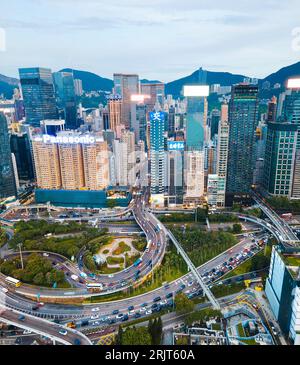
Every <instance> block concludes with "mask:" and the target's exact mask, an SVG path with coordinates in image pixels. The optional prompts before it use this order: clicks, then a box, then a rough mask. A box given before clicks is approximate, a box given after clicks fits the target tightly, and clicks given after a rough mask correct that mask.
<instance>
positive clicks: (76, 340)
mask: <svg viewBox="0 0 300 365" xmlns="http://www.w3.org/2000/svg"><path fill="white" fill-rule="evenodd" d="M73 343H74V345H75V346H79V345H81V341H80V340H79V338H75V340H74V342H73Z"/></svg>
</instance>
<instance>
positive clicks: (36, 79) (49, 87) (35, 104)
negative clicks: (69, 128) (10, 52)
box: [19, 67, 57, 127]
mask: <svg viewBox="0 0 300 365" xmlns="http://www.w3.org/2000/svg"><path fill="white" fill-rule="evenodd" d="M19 75H20V83H21V87H22V94H23V98H24V106H25V115H26V121H27V123H28V124H30V125H32V126H33V127H39V126H40V121H41V120H43V119H57V109H56V104H55V94H54V86H53V79H52V73H51V70H50V69H48V68H40V67H35V68H20V69H19Z"/></svg>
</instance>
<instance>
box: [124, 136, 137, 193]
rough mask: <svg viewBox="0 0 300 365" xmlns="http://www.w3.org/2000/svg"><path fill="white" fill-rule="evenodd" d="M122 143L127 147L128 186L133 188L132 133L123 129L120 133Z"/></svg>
mask: <svg viewBox="0 0 300 365" xmlns="http://www.w3.org/2000/svg"><path fill="white" fill-rule="evenodd" d="M120 141H121V142H122V143H125V144H126V145H127V166H128V167H127V171H128V176H127V179H128V185H130V186H133V185H134V182H135V180H136V176H135V175H136V171H135V167H136V154H135V136H134V132H131V131H129V130H126V129H123V130H122V132H121V139H120Z"/></svg>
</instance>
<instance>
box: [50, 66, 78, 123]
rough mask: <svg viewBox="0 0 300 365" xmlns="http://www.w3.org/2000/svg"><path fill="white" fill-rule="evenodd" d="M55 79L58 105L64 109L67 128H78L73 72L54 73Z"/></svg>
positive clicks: (63, 114) (63, 113)
mask: <svg viewBox="0 0 300 365" xmlns="http://www.w3.org/2000/svg"><path fill="white" fill-rule="evenodd" d="M53 80H54V86H55V96H56V101H57V105H58V107H59V109H61V110H62V115H61V117H62V118H63V119H65V121H66V128H67V129H76V128H78V127H79V124H78V123H77V108H76V95H75V85H74V78H73V74H72V73H71V72H55V73H53Z"/></svg>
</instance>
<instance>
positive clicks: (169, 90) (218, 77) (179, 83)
mask: <svg viewBox="0 0 300 365" xmlns="http://www.w3.org/2000/svg"><path fill="white" fill-rule="evenodd" d="M245 77H247V76H244V75H235V74H231V73H229V72H213V71H207V80H206V82H207V84H209V85H212V84H220V85H222V86H231V85H233V84H237V83H239V82H242V81H243V80H244V78H245ZM197 82H198V70H197V71H195V72H193V73H192V74H191V75H189V76H186V77H183V78H181V79H178V80H175V81H171V82H169V83H167V84H166V87H165V89H166V94H172V95H174V96H175V97H178V96H180V94H181V91H182V88H183V85H186V84H193V83H197Z"/></svg>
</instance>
